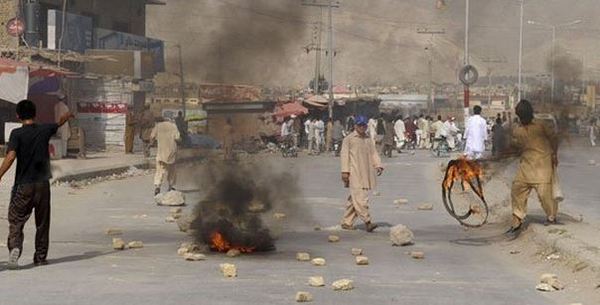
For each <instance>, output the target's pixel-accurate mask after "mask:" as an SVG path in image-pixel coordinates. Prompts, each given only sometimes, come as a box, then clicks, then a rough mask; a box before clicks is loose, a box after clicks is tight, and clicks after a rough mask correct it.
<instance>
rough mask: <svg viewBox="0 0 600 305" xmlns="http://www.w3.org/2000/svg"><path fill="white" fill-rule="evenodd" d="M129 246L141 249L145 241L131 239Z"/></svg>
mask: <svg viewBox="0 0 600 305" xmlns="http://www.w3.org/2000/svg"><path fill="white" fill-rule="evenodd" d="M127 246H128V247H129V249H140V248H143V247H144V243H143V242H141V241H139V240H136V241H130V242H129V243H128V244H127Z"/></svg>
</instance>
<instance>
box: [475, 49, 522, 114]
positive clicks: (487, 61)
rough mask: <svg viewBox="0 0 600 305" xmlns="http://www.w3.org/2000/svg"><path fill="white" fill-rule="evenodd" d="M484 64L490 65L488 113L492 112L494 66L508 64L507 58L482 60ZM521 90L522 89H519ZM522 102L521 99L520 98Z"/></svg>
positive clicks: (488, 73)
mask: <svg viewBox="0 0 600 305" xmlns="http://www.w3.org/2000/svg"><path fill="white" fill-rule="evenodd" d="M482 61H483V62H484V63H487V64H489V65H488V71H487V76H488V111H489V110H491V108H492V71H493V69H492V66H491V65H492V64H502V63H506V58H483V60H482ZM519 90H520V89H519ZM519 100H520V98H519Z"/></svg>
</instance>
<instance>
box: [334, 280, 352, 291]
mask: <svg viewBox="0 0 600 305" xmlns="http://www.w3.org/2000/svg"><path fill="white" fill-rule="evenodd" d="M353 284H354V282H353V281H352V280H349V279H341V280H337V281H335V282H333V284H331V286H332V287H333V290H352V289H354V286H353Z"/></svg>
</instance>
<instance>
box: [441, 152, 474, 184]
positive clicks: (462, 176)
mask: <svg viewBox="0 0 600 305" xmlns="http://www.w3.org/2000/svg"><path fill="white" fill-rule="evenodd" d="M482 176H483V168H482V167H481V165H479V163H477V162H476V161H470V160H467V159H465V158H460V159H457V160H456V163H455V164H453V165H451V166H449V167H448V172H447V176H446V179H445V180H444V187H445V188H447V189H448V188H450V185H451V184H452V182H453V181H458V180H462V181H463V182H464V181H471V180H473V179H475V178H481V177H482Z"/></svg>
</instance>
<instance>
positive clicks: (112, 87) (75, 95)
mask: <svg viewBox="0 0 600 305" xmlns="http://www.w3.org/2000/svg"><path fill="white" fill-rule="evenodd" d="M69 87H70V88H77V89H76V90H68V93H69V96H70V97H71V98H70V99H71V104H72V105H75V107H76V108H77V116H76V118H77V121H78V125H79V126H80V127H81V128H83V130H84V131H85V134H86V145H87V146H88V147H90V148H92V149H102V150H104V149H111V148H120V147H122V146H124V136H125V116H126V114H127V106H128V105H132V104H133V91H132V84H131V82H130V81H127V80H122V79H113V80H110V79H73V80H69Z"/></svg>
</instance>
